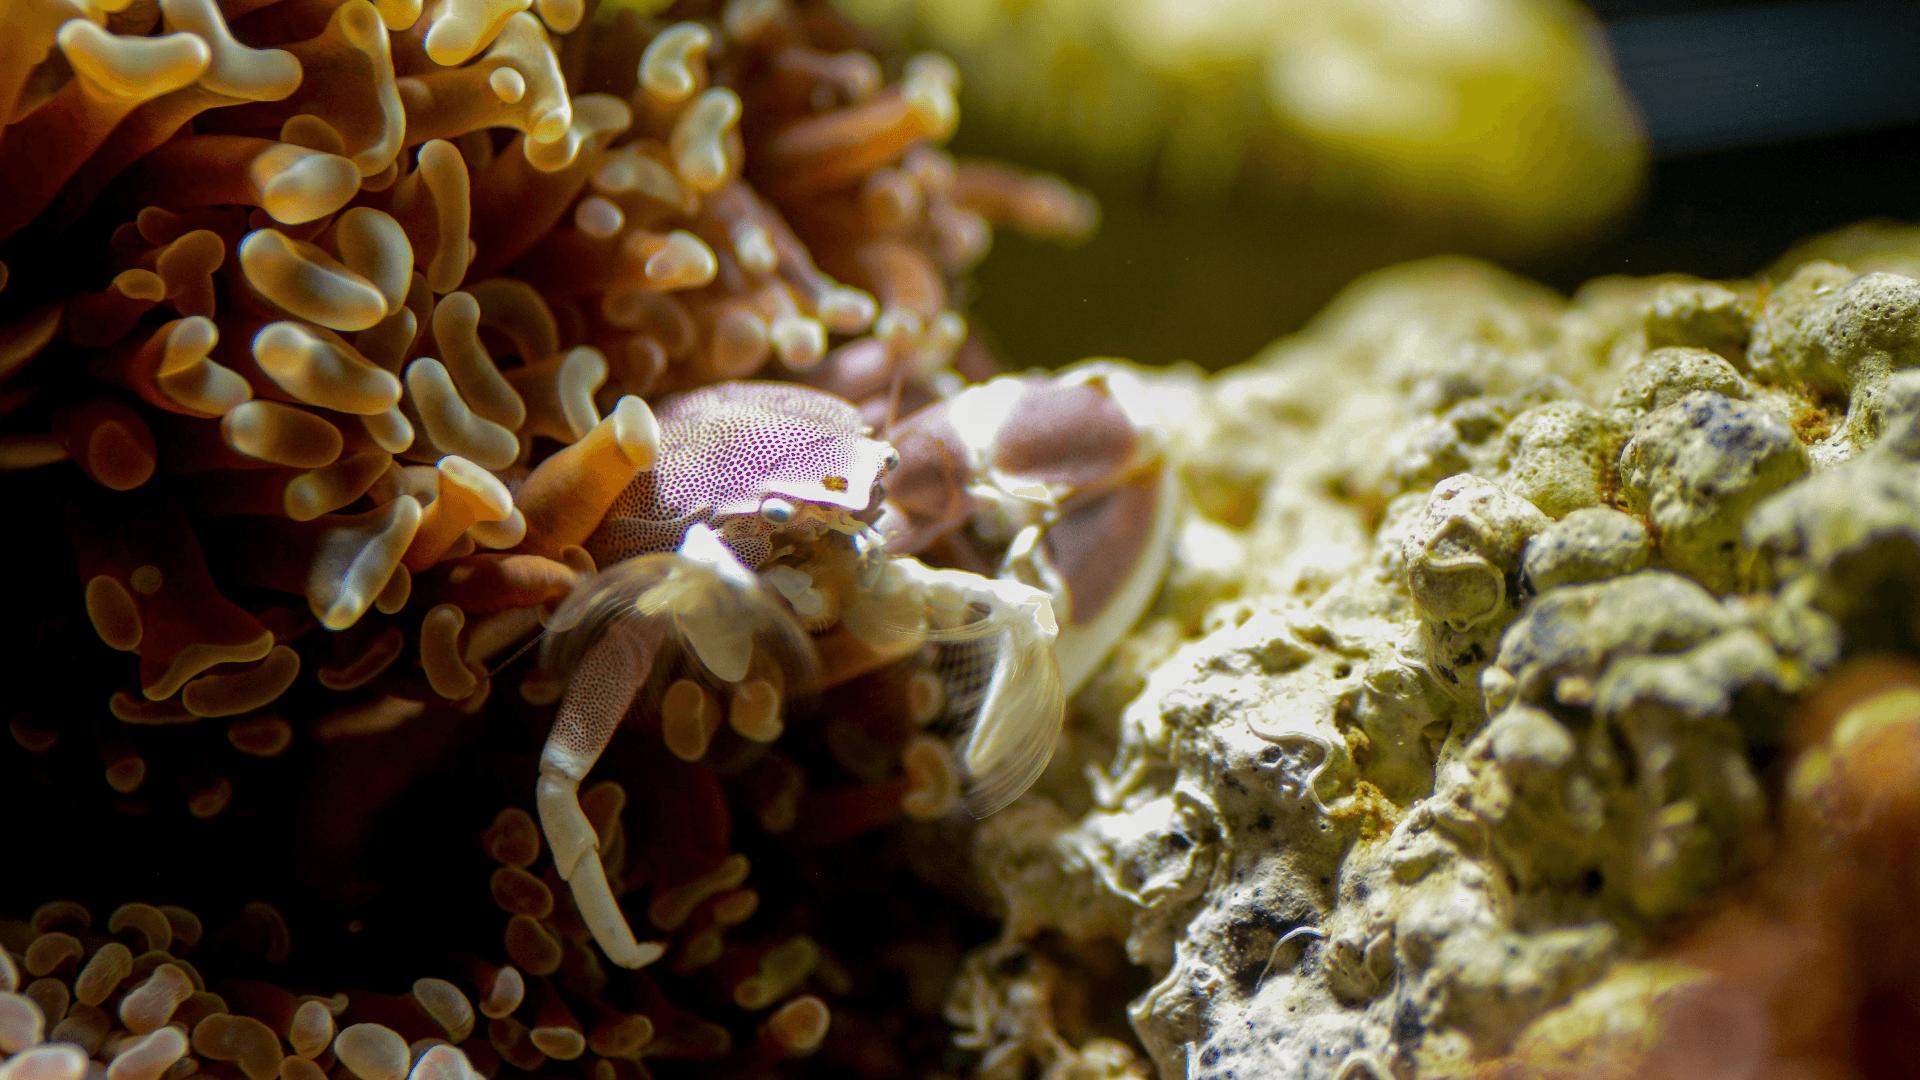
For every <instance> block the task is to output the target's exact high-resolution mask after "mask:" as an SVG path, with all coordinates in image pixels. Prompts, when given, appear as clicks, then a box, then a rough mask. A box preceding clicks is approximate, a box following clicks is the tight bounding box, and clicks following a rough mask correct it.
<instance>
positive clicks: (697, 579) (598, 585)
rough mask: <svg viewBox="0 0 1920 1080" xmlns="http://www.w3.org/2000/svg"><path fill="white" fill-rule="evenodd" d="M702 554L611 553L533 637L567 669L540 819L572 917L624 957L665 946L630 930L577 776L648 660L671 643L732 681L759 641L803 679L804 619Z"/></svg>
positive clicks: (745, 576) (808, 648)
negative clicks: (574, 911)
mask: <svg viewBox="0 0 1920 1080" xmlns="http://www.w3.org/2000/svg"><path fill="white" fill-rule="evenodd" d="M709 531H710V530H709ZM722 550H724V549H722ZM711 554H712V553H709V552H707V551H706V550H704V549H703V548H701V547H700V546H699V545H698V544H697V543H696V544H694V545H690V546H689V547H687V548H686V554H684V555H683V554H656V555H643V556H640V557H639V558H634V559H628V560H626V561H624V562H619V563H615V564H614V565H612V566H610V567H608V568H607V569H606V570H603V571H601V572H600V573H598V574H596V575H594V576H593V577H592V578H590V579H588V580H587V581H585V582H583V583H581V584H580V585H578V586H576V587H575V588H574V591H573V592H572V593H571V594H569V595H568V597H567V599H566V600H565V601H563V602H562V603H561V605H560V607H559V608H558V609H556V610H555V611H554V613H553V616H552V617H551V618H550V619H549V620H548V622H547V633H546V637H545V639H544V640H543V641H542V643H541V654H540V663H541V667H542V668H544V669H545V670H546V671H547V672H549V673H551V674H552V675H554V676H557V677H559V678H563V679H565V680H566V682H567V690H566V694H565V696H564V697H563V698H562V699H561V702H560V710H559V713H558V715H556V716H555V718H554V723H553V730H552V732H551V733H549V734H548V736H547V744H546V747H545V748H544V749H543V750H542V751H541V754H540V781H539V786H538V788H537V794H536V803H537V805H538V808H539V811H540V826H541V829H542V831H544V832H545V834H546V837H547V843H548V845H549V846H550V847H552V849H553V861H554V868H555V870H556V871H557V872H558V873H559V875H560V877H561V879H562V880H564V881H565V882H566V883H567V885H568V887H569V888H570V889H571V891H572V893H573V899H574V903H575V905H576V906H578V907H579V909H580V915H581V918H582V919H583V920H584V921H585V922H586V924H587V928H588V930H590V931H592V933H593V938H594V940H595V941H597V942H599V943H600V948H601V949H602V950H603V951H605V952H606V954H607V958H608V959H610V960H612V961H613V962H614V963H615V964H618V965H619V966H621V967H626V968H639V967H645V966H646V965H648V964H651V963H653V962H654V961H655V960H658V959H659V958H660V956H661V954H662V953H663V952H664V946H662V945H660V944H657V943H652V942H646V943H643V942H640V941H638V940H637V939H636V938H635V937H634V934H633V929H632V927H631V926H630V925H629V924H628V922H627V918H626V916H625V914H624V913H622V912H621V910H620V906H619V904H618V903H617V902H616V901H615V899H614V896H613V890H612V887H611V886H610V885H609V883H608V881H607V875H606V868H605V867H604V866H603V865H602V864H601V862H600V857H599V848H600V837H599V835H598V834H597V833H596V832H595V831H594V829H593V825H592V824H591V823H590V822H588V820H587V816H586V814H585V812H584V811H582V810H581V808H580V783H581V781H582V780H583V779H585V778H586V775H587V773H588V771H589V770H591V769H592V768H593V764H594V762H595V761H597V760H598V759H599V757H600V754H601V752H602V751H603V750H605V749H606V747H607V743H608V742H609V741H611V740H612V738H613V733H614V731H615V730H617V729H618V728H619V726H620V722H621V721H622V720H624V719H625V718H626V716H627V713H628V711H629V710H630V709H631V708H632V706H633V702H634V698H635V697H636V696H637V695H638V694H639V692H640V690H641V689H642V688H643V687H645V686H646V685H647V681H648V677H649V676H650V675H651V674H652V673H653V669H654V667H655V665H656V663H657V662H658V661H659V660H660V658H661V657H662V656H663V655H671V654H673V653H676V652H677V653H678V654H679V655H681V656H684V657H685V658H686V659H687V660H688V661H689V663H690V666H692V667H694V668H695V672H694V674H696V675H701V674H704V677H706V678H708V679H710V680H712V681H715V682H723V683H724V682H734V681H738V680H739V679H740V678H742V677H744V676H745V675H746V673H747V671H748V668H749V661H750V660H751V659H752V657H753V656H754V655H755V653H756V652H757V653H761V654H763V655H767V656H771V657H774V658H777V659H778V661H779V662H780V663H781V664H783V665H784V666H785V668H786V670H787V672H788V676H787V682H788V684H789V685H795V684H798V685H808V684H809V683H810V682H811V681H812V672H813V670H814V657H813V651H812V643H811V640H810V639H809V638H808V637H807V635H806V631H804V630H802V629H801V628H800V626H799V624H797V623H796V622H794V620H793V617H792V616H791V615H789V614H788V613H787V612H786V610H785V609H784V608H783V607H781V605H780V603H779V602H778V600H776V599H775V598H774V597H773V596H772V595H771V594H770V593H769V592H768V591H767V590H765V589H764V588H762V587H761V586H760V584H759V583H758V581H757V580H756V579H755V578H754V577H753V575H752V574H750V573H747V572H746V571H744V569H742V570H740V571H739V572H738V573H735V572H734V571H733V569H731V567H737V566H738V564H737V563H716V562H715V561H713V560H712V558H711ZM650 704H652V705H657V704H658V703H657V702H653V703H650Z"/></svg>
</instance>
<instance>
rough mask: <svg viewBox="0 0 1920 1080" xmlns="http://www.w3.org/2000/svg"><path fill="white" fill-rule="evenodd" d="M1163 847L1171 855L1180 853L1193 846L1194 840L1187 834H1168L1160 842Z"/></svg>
mask: <svg viewBox="0 0 1920 1080" xmlns="http://www.w3.org/2000/svg"><path fill="white" fill-rule="evenodd" d="M1160 844H1161V846H1162V847H1164V848H1166V849H1167V851H1168V852H1170V853H1175V854H1177V853H1179V852H1182V851H1185V850H1187V849H1188V848H1190V847H1192V846H1193V838H1192V837H1190V836H1188V835H1187V834H1186V833H1168V834H1167V835H1166V836H1164V837H1162V838H1161V840H1160Z"/></svg>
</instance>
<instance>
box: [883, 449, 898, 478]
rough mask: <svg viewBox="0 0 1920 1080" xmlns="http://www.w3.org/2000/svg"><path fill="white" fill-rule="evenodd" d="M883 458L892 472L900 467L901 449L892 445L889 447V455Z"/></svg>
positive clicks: (888, 469)
mask: <svg viewBox="0 0 1920 1080" xmlns="http://www.w3.org/2000/svg"><path fill="white" fill-rule="evenodd" d="M883 460H884V462H885V464H886V466H887V471H888V472H892V471H893V470H895V469H897V468H899V467H900V451H898V450H895V449H894V448H893V447H891V446H889V447H887V456H886V458H885V459H883Z"/></svg>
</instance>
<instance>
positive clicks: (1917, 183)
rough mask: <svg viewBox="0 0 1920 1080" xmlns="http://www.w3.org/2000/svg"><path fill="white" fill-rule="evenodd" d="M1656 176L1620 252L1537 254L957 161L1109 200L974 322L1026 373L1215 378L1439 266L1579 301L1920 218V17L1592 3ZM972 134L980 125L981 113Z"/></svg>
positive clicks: (1032, 252)
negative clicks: (1185, 364)
mask: <svg viewBox="0 0 1920 1080" xmlns="http://www.w3.org/2000/svg"><path fill="white" fill-rule="evenodd" d="M1588 6H1589V8H1590V9H1591V10H1592V11H1593V13H1594V14H1595V15H1596V16H1597V17H1598V18H1599V20H1600V21H1601V23H1602V25H1603V26H1604V29H1605V33H1606V35H1607V37H1608V39H1609V41H1610V43H1611V45H1612V47H1613V51H1614V55H1615V60H1616V64H1617V66H1618V68H1619V71H1620V75H1621V80H1622V82H1623V83H1624V84H1625V86H1626V88H1627V91H1628V93H1629V95H1630V96H1631V97H1632V98H1633V100H1634V102H1635V104H1636V105H1637V106H1638V107H1639V109H1640V111H1641V114H1642V116H1643V117H1644V119H1645V122H1646V125H1647V131H1648V136H1649V142H1650V144H1651V146H1652V150H1653V154H1654V158H1653V162H1652V167H1651V170H1650V172H1649V175H1648V182H1647V185H1646V188H1645V190H1644V192H1643V193H1642V197H1641V199H1640V201H1639V202H1638V204H1637V205H1636V206H1635V207H1634V208H1632V209H1631V210H1630V211H1629V212H1628V213H1627V214H1625V215H1624V216H1623V217H1622V218H1621V219H1620V220H1618V221H1616V222H1615V223H1614V224H1613V225H1612V226H1611V227H1610V228H1609V229H1608V230H1606V231H1605V232H1604V233H1603V234H1601V235H1598V236H1594V237H1591V238H1588V239H1586V240H1585V241H1583V242H1579V243H1576V244H1572V245H1569V246H1566V247H1563V248H1561V249H1559V250H1556V251H1552V252H1547V253H1540V254H1533V255H1528V256H1523V257H1518V258H1515V257H1511V256H1507V257H1501V256H1499V254H1498V253H1494V252H1476V251H1475V250H1474V244H1473V241H1472V238H1471V236H1470V235H1463V234H1460V233H1457V232H1456V233H1452V234H1450V233H1449V232H1448V230H1447V229H1446V228H1445V225H1444V223H1432V222H1409V221H1404V220H1393V219H1392V218H1390V217H1388V216H1386V215H1384V214H1382V212H1381V211H1380V210H1379V209H1378V208H1376V207H1371V206H1366V205H1359V204H1354V203H1349V202H1344V201H1342V200H1341V199H1340V198H1339V196H1338V193H1326V192H1322V193H1319V194H1309V193H1301V192H1290V193H1289V192H1275V191H1272V190H1260V189H1255V190H1246V189H1245V185H1243V189H1242V190H1239V191H1237V192H1236V193H1235V194H1234V195H1232V196H1231V197H1229V198H1228V199H1226V200H1224V201H1221V202H1218V203H1215V204H1213V205H1202V206H1196V205H1192V204H1190V203H1182V202H1179V201H1177V200H1173V199H1169V198H1167V197H1166V196H1165V195H1163V194H1159V193H1155V192H1153V191H1151V190H1145V189H1143V188H1141V187H1139V186H1134V185H1127V184H1123V183H1122V184H1116V183H1115V182H1114V181H1113V180H1112V179H1110V178H1102V177H1098V176H1089V175H1086V174H1084V173H1076V172H1075V170H1074V169H1073V166H1072V164H1071V163H1070V162H1066V161H1058V162H1049V161H1036V160H1035V155H1034V153H1033V150H1032V148H1031V147H1026V146H1014V145H1012V144H1010V143H1007V142H1005V141H1003V140H1002V139H1001V138H1000V137H999V136H998V133H996V132H994V131H991V130H983V129H982V127H981V126H980V124H979V123H977V122H963V123H962V124H961V126H960V135H959V137H958V139H957V140H956V142H955V146H954V149H955V150H956V152H958V153H961V154H979V155H987V156H995V157H1001V158H1004V159H1007V160H1015V161H1022V162H1024V163H1030V164H1034V165H1040V166H1044V167H1050V168H1056V169H1060V170H1061V171H1062V172H1064V173H1065V175H1067V177H1068V178H1069V179H1071V180H1073V181H1074V182H1076V183H1079V184H1083V185H1085V186H1087V187H1088V188H1089V189H1090V190H1092V191H1093V192H1094V193H1095V194H1096V195H1097V196H1098V197H1099V198H1100V201H1101V206H1102V213H1103V219H1102V223H1101V229H1100V232H1099V233H1098V234H1097V235H1096V236H1095V237H1094V238H1093V239H1092V240H1091V241H1090V242H1088V243H1087V244H1085V245H1084V246H1082V247H1080V248H1073V249H1069V248H1061V247H1057V246H1052V245H1046V244H1039V243H1035V242H1032V241H1029V240H1026V239H1024V238H1022V237H1020V236H1018V235H1015V234H1014V233H1012V232H1011V230H1002V231H1000V232H999V233H998V234H996V236H995V238H994V251H993V253H992V255H991V256H990V257H989V258H988V259H987V260H986V262H985V263H984V264H983V265H982V266H981V268H980V270H979V271H978V273H977V277H976V282H977V286H978V294H977V296H976V297H975V298H974V301H973V306H972V313H973V317H974V320H975V322H976V324H977V325H980V326H981V327H983V328H984V329H985V330H986V332H987V333H988V334H989V335H990V337H991V339H992V340H993V341H995V342H996V343H997V344H998V345H999V347H1000V349H1001V351H1002V354H1003V355H1004V356H1005V358H1006V360H1007V362H1008V363H1009V364H1010V365H1012V366H1014V367H1028V366H1048V367H1057V366H1059V365H1061V364H1065V363H1070V362H1072V361H1074V360H1078V359H1080V358H1082V357H1085V356H1118V357H1124V358H1127V359H1131V360H1136V361H1139V362H1142V363H1149V364H1164V363H1170V362H1173V361H1178V360H1191V361H1193V362H1196V363H1198V364H1200V365H1202V366H1204V367H1207V368H1212V369H1218V368H1221V367H1225V366H1228V365H1230V364H1234V363H1238V362H1240V361H1242V360H1245V359H1247V358H1248V357H1250V356H1252V355H1253V354H1254V353H1255V352H1256V351H1258V350H1259V349H1260V348H1261V347H1262V346H1264V345H1266V344H1267V343H1268V342H1270V341H1272V340H1273V339H1274V338H1276V337H1278V336H1280V335H1282V334H1285V333H1289V332H1291V331H1293V330H1296V329H1298V328H1299V327H1300V326H1302V325H1303V324H1305V323H1306V321H1307V320H1308V319H1310V318H1311V317H1312V315H1313V314H1314V312H1316V311H1318V310H1319V309H1320V308H1321V307H1322V306H1324V305H1325V304H1326V302H1327V301H1328V300H1329V299H1330V298H1332V297H1333V296H1334V295H1335V294H1336V293H1337V292H1338V291H1339V290H1340V289H1341V288H1342V287H1343V286H1345V285H1346V284H1347V283H1348V282H1350V281H1351V280H1352V279H1353V278H1354V277H1356V276H1358V275H1360V274H1362V273H1365V272H1366V271H1368V270H1372V269H1376V268H1378V267H1382V266H1386V265H1389V264H1391V263H1395V262H1399V261H1402V260H1405V259H1410V258H1417V257H1420V256H1422V255H1428V254H1434V253H1437V252H1440V251H1466V252H1469V253H1475V254H1489V255H1493V256H1494V257H1496V258H1500V261H1502V262H1503V263H1504V264H1505V265H1508V266H1509V267H1510V268H1511V269H1513V270H1515V271H1517V272H1519V273H1521V274H1525V275H1527V276H1529V277H1533V278H1536V279H1539V280H1541V281H1544V282H1546V283H1547V284H1549V285H1551V286H1553V287H1555V288H1557V289H1560V290H1562V291H1571V290H1572V289H1574V288H1575V287H1577V286H1578V285H1579V284H1580V283H1581V282H1583V281H1586V280H1588V279H1590V278H1593V277H1597V276H1600V275H1603V274H1631V275H1645V274H1655V273H1663V272H1670V271H1679V272H1685V273H1690V274H1695V275H1698V276H1700V277H1705V278H1733V277H1745V276H1748V275H1751V274H1754V273H1756V272H1758V271H1759V270H1761V269H1762V268H1764V267H1765V266H1766V265H1767V264H1769V263H1770V262H1772V261H1773V260H1774V259H1775V258H1776V257H1778V256H1779V255H1780V254H1781V253H1783V252H1784V251H1785V250H1786V249H1787V248H1788V247H1789V246H1790V245H1792V244H1793V243H1794V242H1795V241H1798V240H1801V239H1804V238H1806V237H1808V236H1810V235H1813V234H1816V233H1820V232H1824V231H1826V230H1829V229H1833V228H1837V227H1839V226H1842V225H1846V224H1850V223H1853V222H1856V221H1861V220H1864V219H1870V218H1891V219H1896V220H1903V221H1912V220H1916V219H1920V3H1913V2H1907V0H1799V2H1788V3H1772V4H1754V3H1737V2H1725V0H1721V2H1712V0H1708V2H1699V0H1695V2H1685V0H1678V2H1676V0H1666V2H1662V0H1592V2H1591V3H1590V4H1589V5H1588ZM963 121H964V114H963Z"/></svg>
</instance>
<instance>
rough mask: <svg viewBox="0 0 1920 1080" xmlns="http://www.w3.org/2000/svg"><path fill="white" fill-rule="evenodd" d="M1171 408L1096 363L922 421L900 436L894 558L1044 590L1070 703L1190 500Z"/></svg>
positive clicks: (891, 514)
mask: <svg viewBox="0 0 1920 1080" xmlns="http://www.w3.org/2000/svg"><path fill="white" fill-rule="evenodd" d="M1162 411H1163V410H1162V409H1161V408H1159V407H1158V406H1157V405H1156V403H1155V401H1154V397H1153V392H1151V391H1150V390H1149V389H1148V387H1147V386H1146V385H1145V384H1143V383H1142V381H1141V380H1140V379H1139V378H1138V377H1137V376H1136V375H1134V374H1133V372H1132V371H1131V370H1129V369H1128V368H1127V367H1125V366H1123V365H1121V364H1118V363H1115V362H1112V361H1103V360H1094V361H1088V362H1086V363H1082V364H1076V365H1074V366H1073V367H1071V368H1068V369H1066V370H1065V371H1062V372H1060V373H1059V374H1057V375H1050V376H1041V375H1006V376H1001V377H999V378H996V379H993V380H991V381H989V382H986V383H982V384H980V385H978V386H973V387H969V388H967V389H965V390H962V391H961V392H960V393H958V394H956V395H954V396H953V397H950V398H947V399H946V400H944V401H940V402H937V403H935V404H933V405H931V406H928V407H927V408H925V409H922V410H920V411H918V412H916V413H914V414H913V415H912V416H910V417H908V418H907V419H906V420H905V421H904V422H902V423H901V424H900V425H899V426H898V427H897V428H896V429H895V430H894V431H893V432H892V433H891V438H892V440H893V443H894V445H895V446H896V447H897V448H898V449H899V452H900V456H901V465H900V466H899V467H898V468H896V469H895V470H893V473H892V475H891V476H890V477H889V478H888V481H887V493H888V500H887V508H886V512H885V513H884V514H883V515H882V517H881V519H880V521H879V522H878V523H877V524H878V527H879V529H880V531H881V532H882V533H883V534H884V535H885V537H886V541H887V548H888V550H889V551H894V552H905V553H919V552H928V553H935V552H937V553H938V554H939V555H940V556H941V561H943V562H949V563H953V564H955V565H961V566H970V567H972V568H974V569H977V570H979V571H981V572H990V573H993V574H994V576H996V577H1001V578H1010V579H1014V580H1018V581H1023V582H1026V583H1027V584H1030V585H1034V586H1036V587H1039V588H1041V589H1044V590H1045V591H1046V592H1047V594H1048V595H1049V596H1050V597H1051V598H1052V600H1053V606H1054V614H1055V615H1057V616H1058V617H1059V619H1060V627H1061V628H1060V637H1059V640H1058V642H1057V643H1056V648H1055V652H1056V654H1057V656H1058V659H1059V664H1060V668H1061V680H1062V682H1063V683H1064V684H1065V687H1066V691H1067V692H1068V693H1072V692H1073V691H1074V690H1075V689H1076V688H1077V687H1078V686H1079V685H1080V684H1081V683H1082V682H1084V681H1085V679H1086V678H1087V676H1088V675H1090V674H1092V672H1093V669H1094V668H1095V667H1096V666H1097V665H1098V664H1099V663H1100V661H1101V660H1102V659H1103V658H1104V657H1105V656H1106V654H1107V653H1108V652H1110V651H1111V650H1112V649H1113V647H1114V645H1116V644H1118V642H1119V640H1120V638H1121V637H1122V636H1123V635H1124V634H1125V633H1126V631H1127V630H1128V629H1129V628H1131V627H1132V626H1133V624H1134V623H1135V622H1136V621H1138V619H1139V618H1140V615H1141V613H1142V612H1143V611H1144V610H1145V608H1146V606H1147V603H1148V602H1149V601H1150V600H1151V599H1152V598H1153V593H1154V591H1155V590H1156V589H1157V588H1158V587H1159V583H1160V579H1161V578H1162V577H1163V576H1164V574H1165V571H1166V563H1167V555H1168V552H1169V551H1170V549H1171V548H1172V545H1173V535H1174V531H1175V528H1176V525H1177V522H1178V519H1179V512H1180V506H1181V498H1180V487H1179V481H1178V476H1177V474H1176V470H1175V469H1174V468H1173V467H1172V465H1171V463H1170V460H1169V457H1168V454H1167V451H1166V447H1165V445H1164V443H1163V441H1162V439H1161V437H1160V431H1161V428H1162V427H1163V426H1164V421H1163V420H1161V419H1160V415H1161V413H1162ZM989 567H991V569H989Z"/></svg>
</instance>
